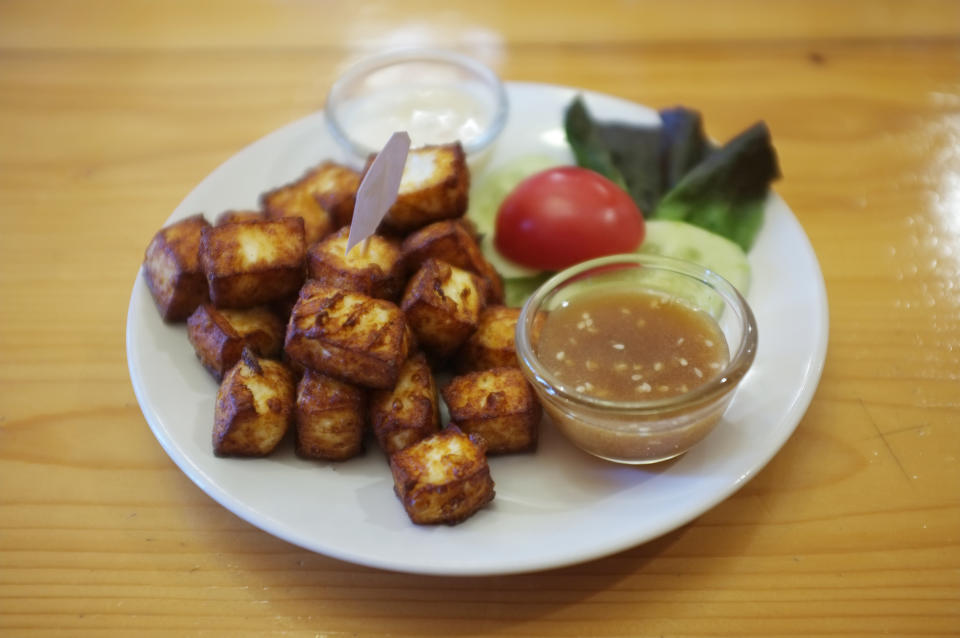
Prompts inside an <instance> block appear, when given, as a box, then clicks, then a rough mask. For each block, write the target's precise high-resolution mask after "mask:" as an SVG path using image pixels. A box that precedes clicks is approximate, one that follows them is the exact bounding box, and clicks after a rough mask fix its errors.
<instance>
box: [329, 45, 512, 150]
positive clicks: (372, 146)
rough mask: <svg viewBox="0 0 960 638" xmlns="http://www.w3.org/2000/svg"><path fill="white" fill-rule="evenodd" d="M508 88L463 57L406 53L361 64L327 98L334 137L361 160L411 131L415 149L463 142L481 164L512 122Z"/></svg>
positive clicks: (487, 70)
mask: <svg viewBox="0 0 960 638" xmlns="http://www.w3.org/2000/svg"><path fill="white" fill-rule="evenodd" d="M508 112H509V103H508V100H507V93H506V89H505V88H504V86H503V83H502V82H501V81H500V78H499V77H497V75H496V73H494V72H493V71H492V70H491V69H490V68H488V67H487V66H485V65H483V64H481V63H480V62H477V61H476V60H474V59H472V58H469V57H467V56H465V55H461V54H459V53H454V52H451V51H443V50H436V49H405V50H399V51H395V52H391V53H386V54H383V55H378V56H375V57H371V58H368V59H365V60H362V61H360V62H358V63H357V64H355V65H353V66H352V67H350V68H349V69H347V71H346V72H345V73H344V74H343V75H342V76H340V78H339V79H337V81H336V82H335V83H334V84H333V86H332V87H331V88H330V91H329V93H328V94H327V101H326V106H325V114H326V121H327V125H328V127H329V128H330V131H331V132H332V134H333V136H334V138H335V139H336V140H337V141H338V142H339V143H340V144H341V145H342V146H343V147H344V148H346V149H347V150H348V151H349V152H350V153H351V155H352V156H353V157H354V158H355V159H357V160H359V161H363V160H366V159H367V157H368V156H369V155H370V153H376V152H378V151H379V150H380V149H381V148H383V145H384V144H385V143H386V141H387V140H388V139H389V137H390V135H391V134H392V133H394V132H396V131H407V132H408V133H409V134H410V138H411V147H412V148H417V147H419V146H424V145H427V144H447V143H451V142H454V141H457V140H459V141H460V143H461V145H462V146H463V150H464V152H465V153H466V155H467V159H468V160H469V161H470V162H471V164H476V163H477V162H478V161H479V158H480V157H481V156H483V155H484V154H485V151H487V150H488V149H489V148H490V146H491V145H492V144H493V142H494V141H495V140H496V139H497V136H498V135H499V134H500V132H501V131H502V130H503V127H504V126H505V125H506V122H507V115H508Z"/></svg>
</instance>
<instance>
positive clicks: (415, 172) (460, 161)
mask: <svg viewBox="0 0 960 638" xmlns="http://www.w3.org/2000/svg"><path fill="white" fill-rule="evenodd" d="M372 161H373V157H371V159H370V161H368V163H367V168H369V166H370V162H372ZM469 191H470V169H469V168H468V167H467V161H466V155H464V152H463V148H462V147H461V146H460V143H459V142H457V143H455V144H447V145H443V146H423V147H420V148H416V149H412V150H411V151H410V153H409V154H408V155H407V163H406V165H405V166H404V168H403V177H402V178H401V179H400V192H399V193H398V195H397V201H396V202H394V204H393V206H391V207H390V210H388V211H387V215H386V217H384V220H383V225H384V227H386V228H389V229H390V230H392V231H393V232H397V233H401V234H406V233H409V232H410V231H412V230H416V229H417V228H421V227H423V226H426V225H427V224H429V223H431V222H435V221H439V220H441V219H452V218H455V217H461V216H463V214H464V213H465V212H466V211H467V197H468V194H469Z"/></svg>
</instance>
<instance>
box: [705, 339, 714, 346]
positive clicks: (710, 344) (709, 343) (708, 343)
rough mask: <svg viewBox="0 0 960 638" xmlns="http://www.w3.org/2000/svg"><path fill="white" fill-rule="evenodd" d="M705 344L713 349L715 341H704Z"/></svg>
mask: <svg viewBox="0 0 960 638" xmlns="http://www.w3.org/2000/svg"><path fill="white" fill-rule="evenodd" d="M703 343H704V344H705V345H706V346H707V347H708V348H712V347H713V341H711V340H710V339H704V340H703Z"/></svg>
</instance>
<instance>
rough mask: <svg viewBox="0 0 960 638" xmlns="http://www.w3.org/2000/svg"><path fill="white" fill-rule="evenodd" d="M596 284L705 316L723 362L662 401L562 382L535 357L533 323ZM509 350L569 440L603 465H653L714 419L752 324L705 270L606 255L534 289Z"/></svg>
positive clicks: (699, 435)
mask: <svg viewBox="0 0 960 638" xmlns="http://www.w3.org/2000/svg"><path fill="white" fill-rule="evenodd" d="M600 287H609V289H610V290H611V291H617V292H620V291H633V290H643V291H650V292H653V293H656V294H668V295H670V297H672V298H674V299H677V300H680V301H682V302H684V303H686V304H688V305H689V306H690V307H692V308H694V309H697V310H701V311H704V312H706V313H708V314H709V315H711V316H712V317H713V319H714V320H716V322H717V324H718V326H719V327H720V329H721V331H722V332H723V334H724V336H725V337H726V340H727V345H728V347H729V353H730V356H729V361H728V363H727V365H726V366H725V367H724V368H723V369H722V370H721V371H720V374H719V375H717V376H716V377H714V378H713V379H711V380H709V381H707V382H706V383H704V384H702V385H700V386H697V387H694V388H693V389H692V390H690V391H688V392H686V393H684V394H679V395H676V396H672V397H668V398H662V399H652V400H644V401H614V400H608V399H601V398H597V397H595V396H591V395H590V394H588V393H584V392H579V391H577V389H575V388H573V387H570V386H569V385H564V384H563V383H562V382H561V381H560V380H559V379H558V378H557V377H555V376H554V375H553V374H551V373H550V371H549V369H548V368H547V367H546V366H544V364H543V363H542V361H541V360H540V358H539V356H538V352H537V340H538V334H539V326H540V325H542V322H543V320H544V319H545V318H546V315H547V314H548V313H550V312H551V311H552V310H553V309H555V308H558V307H559V306H560V304H561V303H563V302H564V301H567V300H571V299H573V298H575V297H576V296H577V295H579V294H582V293H585V292H590V294H593V293H594V292H595V291H597V290H599V289H600ZM516 348H517V358H518V359H519V361H520V367H521V369H522V370H523V372H524V374H525V375H526V377H527V379H528V380H529V381H530V383H531V384H532V385H533V387H534V390H535V391H536V393H537V395H538V396H539V398H540V402H541V403H542V404H543V408H544V411H545V412H546V413H547V415H548V416H549V417H550V420H551V421H552V422H553V423H554V425H556V427H557V428H558V429H559V430H560V431H561V432H562V433H563V434H564V435H566V437H567V438H568V439H570V441H572V442H573V443H574V444H575V445H577V446H578V447H580V448H581V449H583V450H584V451H586V452H589V453H590V454H593V455H594V456H598V457H600V458H603V459H607V460H609V461H614V462H617V463H627V464H643V463H657V462H660V461H665V460H667V459H671V458H674V457H676V456H679V455H681V454H683V453H684V452H686V451H687V450H689V449H690V447H692V446H693V445H695V444H696V443H697V442H699V441H700V440H702V439H703V438H704V437H705V436H707V434H709V433H710V431H711V430H713V428H714V427H715V426H716V424H717V423H718V422H719V421H720V418H721V417H722V416H723V413H724V411H725V410H726V408H727V405H728V404H729V403H730V400H731V399H732V398H733V394H734V390H735V389H736V388H737V386H738V384H739V383H740V381H742V380H743V378H744V376H745V375H746V374H747V371H748V370H749V369H750V366H751V365H752V363H753V360H754V355H755V353H756V349H757V325H756V319H755V318H754V316H753V312H752V311H751V310H750V307H749V305H747V302H746V300H745V299H744V298H743V296H742V295H741V294H740V293H739V292H738V291H737V290H736V288H734V287H733V286H732V285H731V284H730V283H729V282H727V281H726V280H725V279H723V278H722V277H720V276H719V275H717V274H716V273H714V272H713V271H711V270H708V269H706V268H703V267H701V266H699V265H697V264H694V263H691V262H686V261H681V260H677V259H672V258H667V257H659V256H654V255H643V254H626V255H614V256H610V257H601V258H599V259H594V260H590V261H587V262H583V263H581V264H577V265H575V266H572V267H570V268H568V269H566V270H564V271H562V272H560V273H558V274H556V275H555V276H553V277H552V278H551V279H549V280H548V281H547V282H545V283H544V284H543V285H542V286H541V287H540V288H539V289H537V291H536V292H534V294H533V295H532V296H531V297H530V299H528V300H527V302H526V304H525V305H524V307H523V310H522V311H521V313H520V318H519V320H518V322H517V329H516Z"/></svg>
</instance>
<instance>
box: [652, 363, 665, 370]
mask: <svg viewBox="0 0 960 638" xmlns="http://www.w3.org/2000/svg"><path fill="white" fill-rule="evenodd" d="M653 369H654V370H656V371H657V372H660V371H661V370H663V363H662V362H660V361H657V362H656V363H654V364H653Z"/></svg>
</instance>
